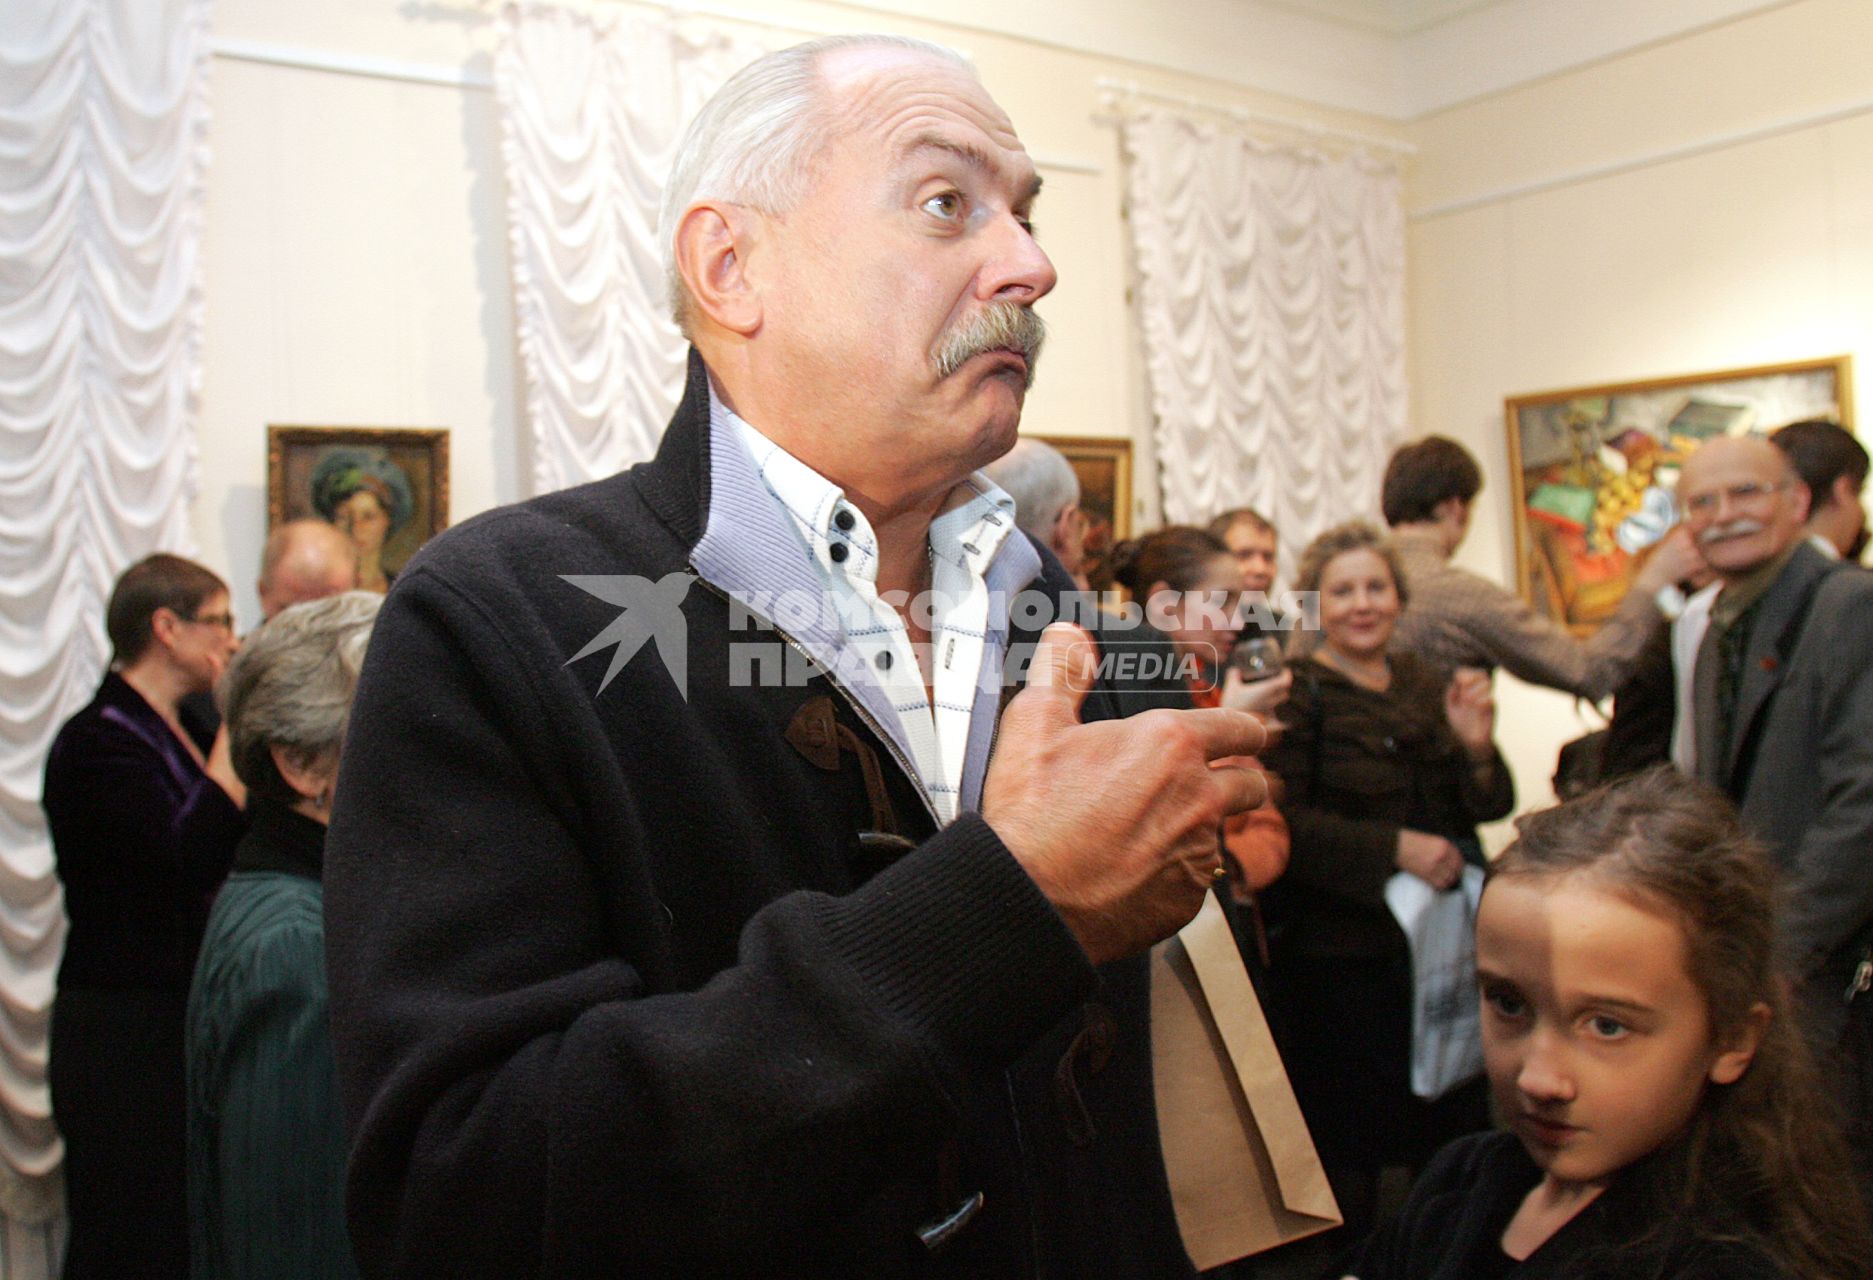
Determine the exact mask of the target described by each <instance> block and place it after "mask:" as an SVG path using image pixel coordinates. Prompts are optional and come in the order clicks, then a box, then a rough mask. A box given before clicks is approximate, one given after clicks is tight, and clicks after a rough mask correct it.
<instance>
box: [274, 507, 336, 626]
mask: <svg viewBox="0 0 1873 1280" xmlns="http://www.w3.org/2000/svg"><path fill="white" fill-rule="evenodd" d="M357 585H358V549H357V547H356V546H354V545H352V541H351V539H350V538H348V537H346V536H345V535H344V534H343V533H342V532H340V531H339V528H338V526H337V525H334V524H331V523H329V522H327V521H324V520H288V521H287V522H286V523H285V524H283V525H281V526H280V527H279V528H277V529H275V530H274V531H273V532H272V533H270V534H268V535H267V543H266V546H265V548H263V549H262V551H261V553H260V580H259V581H258V582H257V583H255V584H254V586H255V588H256V590H258V591H259V593H260V615H261V617H262V618H263V619H266V618H271V617H272V616H273V615H274V614H276V613H278V612H279V611H280V610H282V609H284V608H287V607H288V606H290V605H295V604H304V603H306V602H307V601H308V600H323V599H325V597H327V596H335V595H337V594H339V593H340V592H341V591H350V590H353V589H354V588H356V587H357Z"/></svg>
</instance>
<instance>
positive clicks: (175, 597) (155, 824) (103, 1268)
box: [44, 555, 245, 1277]
mask: <svg viewBox="0 0 1873 1280" xmlns="http://www.w3.org/2000/svg"><path fill="white" fill-rule="evenodd" d="M105 624H106V629H107V631H108V632H109V635H110V641H111V648H112V657H111V668H110V670H109V672H107V673H106V675H105V677H104V682H103V684H101V685H100V686H99V687H98V692H97V696H96V697H95V698H93V699H92V701H91V704H90V705H89V706H87V707H85V708H84V710H82V711H80V712H79V713H78V714H77V715H75V716H73V717H72V718H71V719H70V720H69V721H67V722H66V723H65V726H64V727H63V728H62V729H60V730H59V733H58V737H57V738H56V739H54V741H53V743H52V750H51V754H50V755H49V756H48V757H47V759H46V772H45V791H44V804H45V811H46V819H47V823H48V825H49V827H50V829H51V833H52V845H53V850H54V853H55V856H56V858H57V864H58V876H59V881H60V883H61V885H62V886H63V888H64V891H65V911H66V915H67V916H68V917H69V918H70V921H71V928H70V931H69V932H68V933H67V934H66V937H65V955H64V959H63V961H62V962H61V964H60V966H59V976H58V996H57V999H56V1000H55V1001H54V1002H53V1006H52V1031H51V1049H50V1061H49V1063H48V1066H47V1077H48V1081H49V1083H50V1085H51V1089H52V1108H53V1118H54V1120H55V1121H56V1122H57V1124H58V1127H59V1131H60V1133H61V1134H62V1135H63V1136H64V1139H65V1189H66V1201H67V1212H68V1217H69V1221H70V1224H71V1235H70V1241H69V1243H68V1245H67V1247H66V1257H65V1275H66V1276H67V1277H84V1276H180V1275H184V1274H186V1273H187V1271H188V1257H189V1255H188V1241H189V1236H188V1200H187V1191H186V1156H185V1139H184V1128H183V1107H184V1084H183V1056H182V1025H183V1016H184V1008H185V1005H186V1003H187V1000H188V989H189V975H190V973H191V971H192V970H193V969H194V966H195V953H196V949H197V947H198V946H199V945H200V943H201V937H202V928H203V926H204V924H205V923H206V921H207V919H208V908H209V903H210V901H211V900H212V898H213V896H214V892H215V890H216V888H218V887H219V886H220V884H221V881H222V879H223V878H224V877H225V876H226V875H227V871H228V864H229V861H230V860H231V859H232V857H233V854H234V846H235V843H236V842H237V841H238V840H239V839H240V836H241V832H242V830H243V828H244V826H245V820H244V819H243V817H242V814H241V809H240V805H239V798H240V797H241V796H242V791H241V787H240V783H239V782H238V781H237V780H236V779H235V777H234V774H233V771H232V769H231V768H230V766H229V763H228V750H227V738H226V734H225V732H224V733H222V734H221V735H218V736H217V737H216V738H215V739H213V740H212V741H206V740H203V739H200V738H196V737H192V736H191V735H190V733H189V731H188V730H187V729H185V728H184V726H183V721H182V719H181V716H180V710H179V709H180V704H181V702H182V700H183V699H184V698H185V697H188V696H189V695H191V694H196V693H203V692H206V691H208V690H209V689H212V688H213V687H214V684H215V681H216V679H217V678H219V677H220V675H221V672H222V669H223V668H224V667H225V666H226V665H227V662H228V659H229V657H230V656H231V655H232V654H233V653H234V650H235V647H236V644H235V638H234V618H233V615H232V614H231V613H229V611H228V589H227V585H226V584H225V583H223V582H222V581H221V579H220V578H218V577H216V576H215V575H214V574H212V573H210V572H209V571H208V570H207V569H204V568H202V566H200V565H198V564H194V563H192V562H191V561H188V560H184V559H182V558H180V557H178V556H171V555H154V556H150V557H148V558H147V559H144V560H141V561H139V562H138V563H136V564H135V565H133V566H131V567H130V569H129V570H127V571H126V572H125V573H124V575H123V577H121V578H119V579H118V581H117V586H116V588H115V590H113V591H112V592H111V599H110V604H109V606H108V609H107V611H106V619H105Z"/></svg>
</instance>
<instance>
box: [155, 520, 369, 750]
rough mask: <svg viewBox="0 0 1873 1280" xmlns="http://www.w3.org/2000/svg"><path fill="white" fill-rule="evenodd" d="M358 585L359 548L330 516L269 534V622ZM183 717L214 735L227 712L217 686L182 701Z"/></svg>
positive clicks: (263, 565)
mask: <svg viewBox="0 0 1873 1280" xmlns="http://www.w3.org/2000/svg"><path fill="white" fill-rule="evenodd" d="M357 585H358V549H357V547H356V546H354V545H352V541H351V539H350V538H347V537H346V536H345V535H344V534H343V533H341V532H339V530H338V526H336V525H334V524H330V523H328V522H326V521H324V520H311V519H307V520H288V521H287V522H286V523H285V524H283V525H281V526H280V527H279V528H277V529H275V530H274V531H273V532H272V533H269V534H268V535H267V541H266V544H265V545H264V546H263V547H262V548H261V551H260V579H259V581H257V582H256V583H255V584H254V588H255V590H256V591H257V592H258V593H259V595H260V619H261V621H262V622H265V621H266V620H267V619H269V618H271V617H272V616H273V615H274V614H276V613H278V612H279V611H280V610H282V609H284V608H286V607H287V606H289V605H295V604H304V603H305V602H306V601H308V600H323V599H325V597H327V596H335V595H337V594H338V593H339V592H341V591H350V590H352V589H353V588H355V587H356V586H357ZM182 719H183V722H184V723H185V724H187V725H188V726H189V727H190V728H191V729H194V730H196V731H197V732H199V733H202V734H204V735H205V736H208V737H213V736H214V733H215V731H216V730H217V729H219V728H220V727H221V712H220V710H219V709H218V708H217V707H216V706H215V695H214V691H213V690H207V691H204V692H202V693H192V694H190V695H189V696H188V697H186V698H184V699H183V700H182Z"/></svg>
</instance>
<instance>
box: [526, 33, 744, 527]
mask: <svg viewBox="0 0 1873 1280" xmlns="http://www.w3.org/2000/svg"><path fill="white" fill-rule="evenodd" d="M764 52H766V49H765V48H764V47H762V46H760V45H758V44H756V43H754V42H753V41H749V40H745V39H741V38H737V37H731V36H729V35H727V34H724V33H722V32H720V31H717V30H713V29H711V28H708V27H706V26H704V25H702V24H699V23H697V22H694V21H689V22H684V21H679V20H672V19H668V18H663V17H648V16H642V15H638V14H630V13H613V14H611V15H609V16H606V17H602V18H597V17H593V16H591V15H589V14H584V13H578V12H573V11H570V10H568V9H565V8H561V7H559V6H553V5H544V4H538V5H510V6H508V7H507V9H506V10H505V11H504V12H503V15H502V22H501V31H500V40H499V46H498V48H497V51H496V53H495V59H494V86H495V94H496V98H497V101H498V103H499V107H500V117H501V148H502V156H503V161H504V165H505V168H506V173H507V214H508V234H509V238H510V242H511V261H512V266H513V276H514V314H515V328H516V337H517V341H518V344H519V351H520V357H521V366H522V370H523V374H524V377H525V382H526V389H527V423H528V429H529V442H530V445H531V450H532V456H533V492H535V493H546V492H549V491H551V490H555V489H562V488H565V487H566V486H568V485H574V484H579V483H582V482H584V481H587V480H596V479H598V478H600V477H601V476H607V475H610V474H612V473H613V472H616V471H618V470H620V469H621V468H623V467H626V466H629V465H630V464H632V463H634V462H639V461H642V460H643V459H645V458H648V457H650V456H651V455H652V454H654V453H655V452H656V448H657V441H658V439H659V438H660V437H661V436H662V434H663V427H664V423H665V422H666V421H667V420H668V419H669V416H670V411H671V410H672V409H673V408H674V407H675V406H676V402H677V400H678V399H679V398H680V397H681V395H682V390H683V376H684V357H685V352H686V350H687V345H686V344H685V343H684V341H683V339H682V337H681V335H679V334H678V333H677V331H676V327H675V326H674V325H673V324H672V323H671V321H670V319H669V306H668V303H667V302H666V300H665V290H664V278H663V269H662V267H661V265H660V258H659V254H658V252H657V244H656V230H657V210H658V205H659V203H660V202H661V199H662V195H663V182H664V178H665V176H666V175H667V174H668V173H669V170H670V160H671V157H672V156H673V155H674V154H675V151H676V144H677V142H678V141H679V140H680V139H681V137H682V132H683V129H684V127H685V126H686V125H687V124H688V123H689V119H690V117H691V116H693V115H694V114H695V113H696V111H697V109H698V108H699V107H701V105H702V104H703V102H704V101H706V100H707V99H708V97H709V96H710V95H711V94H712V93H714V92H715V90H716V89H717V88H718V87H719V86H720V85H721V84H722V82H723V81H725V80H726V79H728V77H729V76H730V75H732V74H733V73H734V72H735V71H736V70H737V69H739V68H740V67H741V66H743V65H744V64H745V63H748V62H751V61H753V60H754V59H755V58H757V57H759V56H760V55H761V54H762V53H764Z"/></svg>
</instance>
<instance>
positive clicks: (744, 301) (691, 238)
mask: <svg viewBox="0 0 1873 1280" xmlns="http://www.w3.org/2000/svg"><path fill="white" fill-rule="evenodd" d="M756 223H757V219H756V218H755V217H754V216H753V215H752V214H751V213H750V211H749V210H746V209H742V208H739V207H737V206H735V205H730V204H706V203H705V204H698V205H695V206H693V207H691V208H690V210H689V211H688V212H687V213H685V214H684V215H683V220H682V221H681V222H679V223H677V227H676V245H675V249H676V269H677V272H678V274H680V275H681V276H682V277H683V283H684V285H685V286H687V287H688V289H689V303H690V309H691V312H692V315H703V316H707V317H708V318H709V319H710V320H711V321H712V322H714V323H715V324H717V325H719V326H721V327H722V328H724V329H727V330H729V331H730V332H732V333H738V334H740V335H742V336H743V337H747V336H748V335H749V334H752V333H753V332H754V331H755V330H756V329H758V328H760V327H761V298H760V290H759V289H758V288H757V287H756V285H755V282H754V280H753V279H752V278H751V276H750V275H749V272H748V256H749V254H750V252H751V251H752V250H753V248H754V244H755V240H756Z"/></svg>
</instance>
